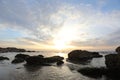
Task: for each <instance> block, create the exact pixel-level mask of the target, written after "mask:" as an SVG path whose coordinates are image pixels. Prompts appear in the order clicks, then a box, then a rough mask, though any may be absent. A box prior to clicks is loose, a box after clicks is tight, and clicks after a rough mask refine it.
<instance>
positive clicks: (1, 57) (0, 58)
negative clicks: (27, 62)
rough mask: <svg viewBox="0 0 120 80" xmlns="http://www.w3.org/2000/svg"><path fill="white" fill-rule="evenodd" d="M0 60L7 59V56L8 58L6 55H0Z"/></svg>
mask: <svg viewBox="0 0 120 80" xmlns="http://www.w3.org/2000/svg"><path fill="white" fill-rule="evenodd" d="M1 60H9V58H8V57H3V56H0V61H1Z"/></svg>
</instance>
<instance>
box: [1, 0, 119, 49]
mask: <svg viewBox="0 0 120 80" xmlns="http://www.w3.org/2000/svg"><path fill="white" fill-rule="evenodd" d="M98 3H99V5H98V6H94V5H93V4H90V3H84V2H80V3H79V4H76V3H75V4H73V3H70V2H69V1H68V2H67V0H66V1H64V0H61V1H59V0H51V1H49V0H35V1H34V0H29V1H28V0H19V1H16V0H12V1H9V0H1V1H0V30H1V29H8V28H10V29H14V30H16V31H17V30H19V31H20V32H21V33H23V34H25V35H26V37H24V36H23V37H20V38H19V39H15V41H16V42H20V43H26V44H23V46H24V45H37V44H39V45H46V46H47V45H49V46H52V45H54V43H53V41H54V40H58V39H63V38H64V39H63V40H64V41H65V43H67V42H68V45H72V46H77V47H84V46H105V45H107V46H116V45H118V44H119V43H120V42H119V40H120V36H119V35H118V34H119V32H120V25H119V21H120V10H114V9H113V10H111V11H103V10H101V9H102V7H103V6H105V5H107V4H106V1H104V0H103V1H102V2H97V4H98ZM96 7H97V8H96ZM62 31H63V32H62ZM61 33H62V35H61ZM63 35H64V36H63ZM110 35H112V36H110ZM109 36H110V37H109ZM68 39H69V40H68ZM114 39H115V40H114ZM6 43H7V42H6ZM13 43H14V41H13ZM96 43H97V44H96ZM1 44H2V41H1ZM16 45H19V44H16Z"/></svg>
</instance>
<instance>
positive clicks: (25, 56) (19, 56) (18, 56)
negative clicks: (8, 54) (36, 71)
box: [15, 54, 29, 60]
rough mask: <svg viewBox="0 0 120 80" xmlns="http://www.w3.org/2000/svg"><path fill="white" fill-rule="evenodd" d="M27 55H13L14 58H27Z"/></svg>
mask: <svg viewBox="0 0 120 80" xmlns="http://www.w3.org/2000/svg"><path fill="white" fill-rule="evenodd" d="M28 57H29V55H27V54H17V55H16V56H15V58H21V59H24V60H25V59H26V58H28Z"/></svg>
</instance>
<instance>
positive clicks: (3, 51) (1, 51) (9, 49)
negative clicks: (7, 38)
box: [0, 47, 35, 53]
mask: <svg viewBox="0 0 120 80" xmlns="http://www.w3.org/2000/svg"><path fill="white" fill-rule="evenodd" d="M7 52H35V51H27V50H25V49H19V48H15V47H7V48H1V47H0V53H7Z"/></svg>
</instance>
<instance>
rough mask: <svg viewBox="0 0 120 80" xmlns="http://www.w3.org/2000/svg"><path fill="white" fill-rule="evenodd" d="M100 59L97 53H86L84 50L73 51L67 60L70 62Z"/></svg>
mask: <svg viewBox="0 0 120 80" xmlns="http://www.w3.org/2000/svg"><path fill="white" fill-rule="evenodd" d="M98 57H102V55H99V53H98V52H88V51H85V50H73V51H71V52H70V53H69V54H68V59H69V60H72V61H74V60H75V61H86V60H89V59H92V58H98Z"/></svg>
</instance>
